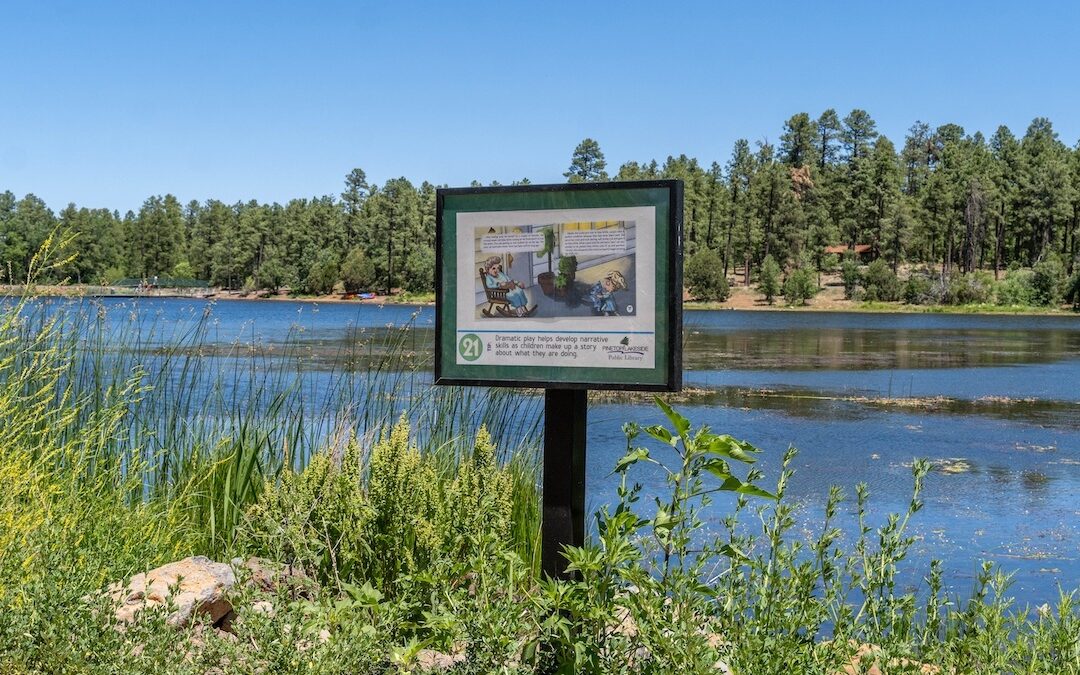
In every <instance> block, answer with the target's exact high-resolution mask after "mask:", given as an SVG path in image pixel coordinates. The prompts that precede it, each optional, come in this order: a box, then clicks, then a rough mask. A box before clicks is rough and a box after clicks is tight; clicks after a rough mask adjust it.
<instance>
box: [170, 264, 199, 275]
mask: <svg viewBox="0 0 1080 675" xmlns="http://www.w3.org/2000/svg"><path fill="white" fill-rule="evenodd" d="M172 275H173V277H174V278H176V279H194V278H195V269H194V268H193V267H192V266H191V263H189V262H188V261H186V260H181V261H180V262H178V263H176V266H175V267H173V268H172Z"/></svg>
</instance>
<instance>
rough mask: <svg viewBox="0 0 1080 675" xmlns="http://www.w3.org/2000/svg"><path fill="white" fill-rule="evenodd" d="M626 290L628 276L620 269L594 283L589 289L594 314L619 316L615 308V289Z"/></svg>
mask: <svg viewBox="0 0 1080 675" xmlns="http://www.w3.org/2000/svg"><path fill="white" fill-rule="evenodd" d="M622 290H626V277H624V276H623V275H622V272H619V271H618V270H615V271H612V272H609V273H608V274H607V276H605V277H604V278H603V279H601V280H600V281H597V282H596V283H595V284H593V286H592V288H591V289H589V300H590V301H592V307H593V314H596V315H597V316H599V315H601V314H602V315H604V316H618V314H619V312H618V310H617V309H615V291H622Z"/></svg>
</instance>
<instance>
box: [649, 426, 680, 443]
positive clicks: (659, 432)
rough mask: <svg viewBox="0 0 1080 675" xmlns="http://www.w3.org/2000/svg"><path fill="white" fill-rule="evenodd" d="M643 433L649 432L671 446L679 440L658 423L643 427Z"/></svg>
mask: <svg viewBox="0 0 1080 675" xmlns="http://www.w3.org/2000/svg"><path fill="white" fill-rule="evenodd" d="M645 433H647V434H649V435H650V436H652V437H653V438H655V439H656V440H658V441H660V442H662V443H667V444H668V445H671V446H674V445H675V444H676V443H678V441H679V439H678V438H677V437H675V436H672V435H671V432H670V431H668V430H667V428H666V427H662V426H660V425H659V424H655V425H653V426H651V427H645Z"/></svg>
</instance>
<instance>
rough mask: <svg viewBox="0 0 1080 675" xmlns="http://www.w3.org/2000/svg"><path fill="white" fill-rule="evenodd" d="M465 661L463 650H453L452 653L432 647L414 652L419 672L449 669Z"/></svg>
mask: <svg viewBox="0 0 1080 675" xmlns="http://www.w3.org/2000/svg"><path fill="white" fill-rule="evenodd" d="M464 661H465V652H464V651H455V652H454V653H453V654H446V653H444V652H439V651H435V650H434V649H421V650H420V651H419V652H417V653H416V665H417V666H418V667H419V668H420V670H421V672H424V671H428V672H430V671H433V670H436V671H438V670H450V669H451V668H453V667H454V666H456V665H458V664H459V663H463V662H464Z"/></svg>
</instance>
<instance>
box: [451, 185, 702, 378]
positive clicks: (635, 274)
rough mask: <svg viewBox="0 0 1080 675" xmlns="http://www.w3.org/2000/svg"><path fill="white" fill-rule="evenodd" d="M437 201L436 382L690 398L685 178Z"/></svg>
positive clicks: (488, 192)
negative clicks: (685, 385) (684, 389)
mask: <svg viewBox="0 0 1080 675" xmlns="http://www.w3.org/2000/svg"><path fill="white" fill-rule="evenodd" d="M436 203H437V210H436V263H435V289H436V307H435V334H436V339H435V383H436V384H446V385H482V386H513V387H541V388H545V389H609V390H638V391H678V390H679V389H680V388H681V386H682V211H683V185H682V182H681V181H677V180H656V181H633V182H619V183H576V184H564V185H522V186H499V187H483V188H443V189H439V190H438V191H437V197H436Z"/></svg>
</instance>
